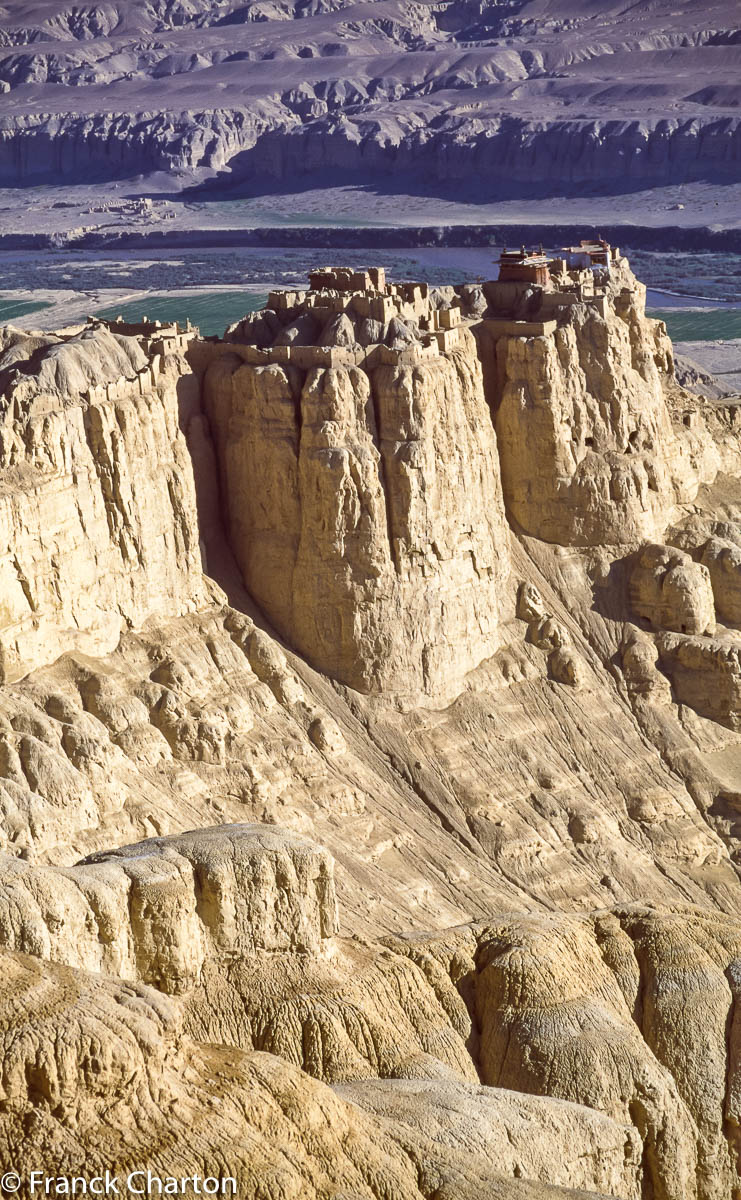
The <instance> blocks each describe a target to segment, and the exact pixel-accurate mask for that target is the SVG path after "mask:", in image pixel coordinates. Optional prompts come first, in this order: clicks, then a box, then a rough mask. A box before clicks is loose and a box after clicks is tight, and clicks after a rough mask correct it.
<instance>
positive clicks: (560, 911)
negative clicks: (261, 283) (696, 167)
mask: <svg viewBox="0 0 741 1200" xmlns="http://www.w3.org/2000/svg"><path fill="white" fill-rule="evenodd" d="M603 251H604V247H603V248H601V249H599V250H598V251H597V252H598V253H599V254H600V255H601V256H602V257H603V258H604V253H603ZM311 282H312V286H311V288H310V290H309V291H308V292H306V293H275V294H273V295H272V296H271V298H270V302H269V307H268V308H267V309H266V310H265V311H263V312H261V313H258V314H254V315H252V316H251V317H249V318H246V319H245V320H244V321H243V322H240V323H239V325H237V326H236V327H234V328H233V329H232V330H230V331H228V333H227V335H226V336H225V338H224V339H211V340H209V339H201V338H199V337H198V335H197V333H196V332H195V331H192V330H187V331H181V330H178V329H176V328H162V327H155V326H154V325H151V326H150V325H147V326H141V327H134V326H127V325H126V324H125V323H123V322H114V323H111V324H110V325H108V324H106V323H97V324H95V323H94V324H92V325H89V326H87V327H84V328H80V329H74V330H66V331H60V332H59V333H58V334H56V335H53V336H41V335H40V336H38V337H36V336H28V335H21V334H19V333H18V331H12V330H10V329H7V328H6V329H5V330H3V331H2V334H1V335H0V336H1V337H2V347H3V351H2V357H0V371H1V372H2V376H1V378H0V381H1V382H2V385H3V388H4V396H3V401H2V413H3V424H2V431H1V441H0V449H1V451H2V494H3V503H4V504H5V505H6V511H7V514H8V515H7V520H6V523H5V525H4V526H3V528H4V536H5V537H6V543H7V544H6V546H5V547H4V550H3V556H2V557H0V564H1V565H0V570H1V571H2V574H0V581H1V582H0V602H1V604H2V607H1V608H0V613H2V623H1V624H0V638H1V639H2V645H3V647H4V664H5V677H4V681H3V685H2V688H0V813H1V814H2V819H1V821H0V834H1V838H2V840H1V845H0V955H1V956H2V960H3V975H4V985H3V991H2V1006H0V1031H1V1036H2V1038H3V1042H4V1046H5V1051H4V1069H3V1073H2V1080H1V1081H0V1162H1V1163H2V1165H3V1167H4V1169H11V1168H12V1169H15V1170H18V1171H19V1172H20V1173H21V1174H22V1175H23V1174H24V1173H26V1172H28V1171H29V1170H31V1169H35V1168H36V1167H37V1165H38V1158H39V1154H40V1153H41V1152H42V1151H43V1152H44V1153H47V1154H48V1155H50V1156H52V1157H53V1159H54V1162H55V1164H56V1165H55V1173H56V1174H61V1175H64V1174H74V1173H79V1172H80V1169H81V1168H80V1164H81V1163H82V1162H83V1161H84V1163H85V1164H86V1166H85V1170H86V1171H89V1173H90V1174H93V1173H97V1172H99V1171H103V1170H105V1169H106V1168H108V1169H110V1170H111V1171H113V1172H114V1173H115V1172H117V1171H118V1172H121V1173H125V1172H127V1171H129V1170H133V1169H143V1170H147V1169H151V1170H153V1171H154V1172H156V1173H160V1174H172V1175H178V1176H182V1175H193V1174H194V1173H199V1172H200V1173H201V1174H212V1175H222V1174H224V1175H227V1174H229V1175H234V1176H235V1178H237V1180H238V1185H239V1194H240V1195H241V1196H245V1197H247V1198H248V1200H250V1198H252V1200H264V1198H265V1197H269V1198H270V1200H274V1198H275V1200H278V1198H280V1200H283V1198H284V1197H295V1198H296V1200H298V1198H299V1197H316V1198H317V1200H320V1198H321V1200H330V1198H333V1200H338V1197H345V1198H347V1197H353V1200H355V1198H356V1197H367V1198H369V1200H372V1198H375V1200H381V1198H384V1200H387V1198H388V1197H393V1198H394V1200H397V1197H398V1198H399V1200H406V1197H409V1198H410V1200H411V1198H412V1197H415V1198H419V1200H421V1198H423V1197H424V1198H425V1200H466V1198H467V1197H470V1198H471V1200H473V1197H477V1198H478V1197H480V1196H482V1195H487V1196H493V1197H501V1200H505V1198H507V1200H512V1198H514V1200H520V1198H522V1200H534V1198H535V1197H538V1198H539V1200H542V1198H543V1197H548V1198H549V1200H550V1197H551V1196H552V1197H553V1198H554V1200H556V1197H558V1196H566V1195H568V1196H571V1197H575V1196H586V1194H587V1193H589V1195H592V1196H593V1195H595V1194H599V1195H600V1196H601V1197H612V1198H613V1200H638V1198H639V1197H640V1200H688V1198H689V1200H719V1198H727V1200H733V1197H734V1196H735V1193H736V1191H737V1190H738V1189H739V1188H741V1176H740V1175H739V1170H738V1154H739V1149H740V1147H739V1140H738V1125H739V1118H738V1111H737V1110H738V1091H739V1089H738V1078H737V1077H738V1071H739V1049H738V1029H737V1025H738V1013H737V992H738V983H739V979H738V976H739V971H738V963H739V961H741V926H739V921H738V919H737V916H736V914H737V912H738V906H739V902H740V901H741V882H740V880H739V871H738V864H739V861H741V843H740V842H739V835H740V834H741V825H739V812H740V811H741V801H739V796H741V768H740V767H739V763H741V743H740V742H739V728H741V715H740V714H741V667H740V666H739V662H740V661H741V641H739V629H738V627H737V623H736V620H735V618H736V617H737V615H738V614H737V607H738V605H737V596H736V593H737V591H738V586H737V585H738V581H737V579H736V574H737V567H738V563H737V559H738V554H739V550H738V548H739V546H741V524H740V523H739V514H741V487H740V486H739V484H738V476H739V474H740V473H741V464H740V462H739V440H738V431H737V415H736V414H737V406H736V403H735V402H734V400H733V398H729V397H726V396H723V397H720V398H716V399H714V400H703V399H702V398H699V397H697V396H695V395H691V394H690V393H688V392H685V391H683V390H682V389H681V388H680V387H679V385H678V384H677V381H676V379H675V378H674V375H673V365H672V353H671V346H670V344H669V342H668V340H667V338H666V335H665V331H664V330H663V328H662V327H661V326H660V325H658V324H657V323H655V322H650V321H648V320H647V319H646V318H645V316H644V312H643V307H642V302H643V297H642V289H641V286H640V284H638V283H637V281H635V279H634V278H633V276H632V274H631V273H630V270H629V267H628V264H627V263H626V261H625V260H624V259H623V258H621V256H620V255H619V253H616V252H608V260H607V262H606V263H603V264H602V265H601V266H600V269H599V270H596V271H595V270H592V269H591V268H586V269H585V268H584V267H583V266H581V267H571V266H569V265H568V264H567V263H566V261H565V260H564V261H563V262H561V263H559V264H553V266H552V269H551V273H550V275H549V276H548V278H547V279H545V280H544V281H541V283H539V284H537V285H532V284H531V283H527V284H523V285H522V286H520V285H516V286H513V285H512V283H511V282H506V281H499V282H498V281H494V282H492V283H490V284H484V285H480V284H474V285H464V286H461V287H457V288H453V287H450V288H444V289H426V288H424V287H420V286H419V285H391V284H387V283H386V281H385V279H384V278H383V276H382V273H380V272H377V271H369V272H367V273H359V274H358V273H352V272H348V271H343V270H341V269H337V270H334V271H326V270H325V271H323V272H317V273H316V275H314V276H313V277H312V281H311ZM205 572H208V573H205ZM573 1189H582V1191H575V1190H573Z"/></svg>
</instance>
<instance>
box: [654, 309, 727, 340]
mask: <svg viewBox="0 0 741 1200" xmlns="http://www.w3.org/2000/svg"><path fill="white" fill-rule="evenodd" d="M646 312H647V313H648V315H649V316H650V317H658V319H659V320H660V321H665V322H666V329H667V333H668V334H669V337H670V338H671V339H672V341H673V342H714V341H716V340H717V339H721V340H724V341H726V340H728V339H729V338H741V309H738V308H737V309H732V308H728V309H723V308H711V309H707V310H705V311H702V312H692V311H691V310H690V309H681V308H671V309H670V308H649V309H646Z"/></svg>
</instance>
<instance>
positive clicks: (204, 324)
mask: <svg viewBox="0 0 741 1200" xmlns="http://www.w3.org/2000/svg"><path fill="white" fill-rule="evenodd" d="M267 298H268V297H267V292H239V291H230V292H205V293H202V294H201V295H191V296H183V295H177V294H174V295H172V294H171V295H160V296H143V297H142V298H141V299H140V300H135V301H132V302H131V303H128V304H119V305H114V306H112V307H111V308H104V309H100V310H99V311H98V313H97V314H96V315H97V316H99V317H108V318H115V317H117V316H118V315H119V314H120V315H121V316H122V317H123V318H124V320H126V321H140V320H141V318H142V316H147V317H148V318H149V320H150V321H163V322H167V321H178V322H179V323H180V324H181V325H185V323H186V321H187V320H188V319H190V321H191V322H192V324H193V325H197V326H198V328H199V329H200V331H201V333H202V334H204V335H205V336H206V337H209V336H210V335H211V334H222V333H223V332H224V330H225V329H226V327H227V325H232V324H233V323H234V322H235V321H238V320H239V319H240V317H243V316H244V315H245V313H248V312H254V311H255V309H258V308H262V307H263V305H264V304H265V302H266V300H267Z"/></svg>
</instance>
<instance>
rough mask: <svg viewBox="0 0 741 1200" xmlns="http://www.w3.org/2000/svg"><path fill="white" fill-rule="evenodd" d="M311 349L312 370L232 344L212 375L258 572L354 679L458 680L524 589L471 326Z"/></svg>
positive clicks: (409, 685)
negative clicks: (417, 344)
mask: <svg viewBox="0 0 741 1200" xmlns="http://www.w3.org/2000/svg"><path fill="white" fill-rule="evenodd" d="M305 354H306V365H305V366H304V367H303V368H302V367H299V366H294V365H293V357H295V355H294V356H292V359H291V362H290V365H286V366H282V365H280V364H279V363H272V364H270V365H265V366H256V365H252V364H250V363H243V362H242V360H241V359H240V358H237V357H236V356H229V357H228V358H227V359H225V360H224V359H217V361H216V362H215V363H214V364H213V365H212V366H211V367H209V369H208V371H207V372H206V375H205V378H204V400H205V404H206V410H207V412H208V414H209V417H210V420H211V425H212V428H214V429H215V430H216V431H217V433H216V440H217V444H218V446H219V448H220V461H221V473H222V479H223V488H224V496H225V500H226V507H227V511H228V522H229V528H230V537H231V543H232V546H233V548H234V552H235V555H236V558H237V561H238V562H239V564H240V566H241V568H242V573H243V576H244V580H245V584H246V586H247V588H248V589H249V590H250V591H251V593H252V594H253V595H254V596H255V599H256V600H257V601H258V602H259V603H260V605H261V606H262V607H263V609H264V611H265V612H266V614H268V615H269V617H270V619H271V620H272V621H273V623H274V624H275V626H276V628H277V629H278V630H279V631H280V632H281V633H282V634H283V636H284V637H285V638H286V639H287V640H288V641H290V642H291V644H292V645H294V646H295V647H296V648H298V649H300V650H301V651H302V652H303V653H304V654H305V655H306V657H307V658H308V660H309V661H310V662H311V663H312V664H313V665H315V666H316V667H318V668H319V669H321V670H323V671H326V672H327V673H328V674H330V675H332V676H334V677H335V678H337V679H340V680H341V681H342V682H344V683H347V684H349V685H350V686H351V687H354V688H356V689H358V690H360V691H364V692H371V691H372V692H383V691H387V690H392V691H394V692H396V693H406V694H409V695H419V694H433V695H436V696H440V695H449V696H452V695H454V694H455V692H456V689H457V688H459V686H460V682H461V680H462V678H463V676H464V675H465V674H466V672H467V671H469V670H470V669H471V668H472V667H474V666H477V665H478V663H480V662H481V661H482V659H484V658H486V657H488V656H489V655H490V654H492V653H493V651H494V649H495V647H496V631H497V623H498V619H499V615H500V612H501V611H503V610H505V609H506V607H507V603H508V602H507V598H506V597H507V584H508V575H509V557H508V538H507V532H506V522H505V520H504V509H503V505H502V494H501V483H500V478H499V464H498V459H497V452H496V437H495V434H494V430H493V428H492V426H491V422H490V420H489V419H488V411H487V408H486V403H485V400H484V394H483V386H482V374H481V367H480V364H479V363H478V361H477V358H476V354H475V344H474V341H473V337H472V335H471V334H470V333H468V332H467V333H466V334H465V336H462V337H461V339H460V344H459V346H458V347H457V348H456V349H455V350H453V351H451V352H450V353H448V354H444V355H440V356H435V357H434V358H430V359H427V360H425V361H419V362H416V363H415V362H414V360H413V356H412V358H411V360H410V361H409V363H408V364H404V363H401V362H400V363H398V364H396V363H394V364H393V365H392V364H389V365H379V366H377V367H375V368H374V367H373V366H371V365H366V364H365V363H364V366H363V367H360V366H350V365H349V364H348V365H341V366H340V365H338V366H336V367H333V366H329V367H320V366H316V367H312V366H311V365H310V364H309V358H310V351H309V349H308V348H307V350H306V352H305ZM320 355H321V352H320ZM389 357H391V358H394V355H390V356H389ZM298 359H299V361H300V359H301V353H300V352H298ZM463 490H467V491H468V505H467V512H466V519H465V521H463V522H461V521H460V513H459V511H458V508H457V504H456V499H455V498H456V496H460V494H461V493H462V491H463ZM509 591H510V592H511V589H509ZM509 606H510V608H511V601H510V604H509Z"/></svg>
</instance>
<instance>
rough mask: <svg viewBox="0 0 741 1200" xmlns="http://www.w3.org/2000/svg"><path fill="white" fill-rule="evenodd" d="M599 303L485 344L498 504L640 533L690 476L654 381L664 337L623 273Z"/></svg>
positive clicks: (555, 519) (524, 516)
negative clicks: (491, 360)
mask: <svg viewBox="0 0 741 1200" xmlns="http://www.w3.org/2000/svg"><path fill="white" fill-rule="evenodd" d="M605 301H606V302H605V303H604V305H602V306H600V307H599V308H597V307H594V306H592V305H583V306H579V305H576V306H574V311H573V316H572V320H571V321H570V322H569V323H568V324H567V325H565V326H562V327H560V328H556V329H553V330H552V333H551V336H548V337H543V338H541V339H537V340H522V339H519V338H508V339H507V340H506V342H505V343H504V345H499V344H497V346H496V355H497V373H498V378H497V388H496V392H495V396H494V407H495V411H496V428H497V436H498V438H499V442H500V445H501V448H502V472H503V480H504V488H505V496H506V500H507V506H508V509H509V511H510V513H511V515H512V516H513V517H514V519H515V520H516V521H517V522H518V524H519V525H520V526H521V527H522V528H523V530H524V531H525V532H527V533H531V534H533V535H534V536H535V537H539V538H543V539H545V540H546V541H549V542H561V543H563V544H566V545H582V546H590V545H592V546H594V545H599V544H601V543H608V544H610V543H619V542H627V543H631V542H635V541H638V540H641V539H643V538H651V537H653V536H654V534H655V533H656V531H657V530H658V529H659V528H662V527H663V525H664V524H665V523H666V519H667V514H668V513H669V511H670V510H671V507H672V506H673V505H674V503H675V502H676V501H677V500H678V499H681V498H684V497H683V493H684V495H686V494H687V493H688V492H689V491H691V488H692V484H693V483H695V486H696V480H693V479H692V478H691V473H690V479H689V480H688V479H687V473H686V472H685V473H684V478H682V466H683V464H682V463H681V453H680V450H679V448H678V445H677V438H676V435H675V432H674V429H673V428H672V422H671V418H670V413H669V410H668V408H667V404H666V399H665V396H664V390H663V379H666V377H667V375H668V374H669V372H670V371H671V345H670V343H669V341H668V339H667V338H666V334H665V332H664V331H663V326H661V324H660V322H655V321H650V320H647V319H646V317H645V308H644V304H645V288H644V287H643V285H642V284H640V283H639V282H638V281H637V280H635V279H634V278H632V277H630V276H628V275H625V276H624V278H622V279H620V280H619V281H616V282H614V283H613V288H612V290H611V293H609V294H608V295H607V296H606V298H605Z"/></svg>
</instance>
